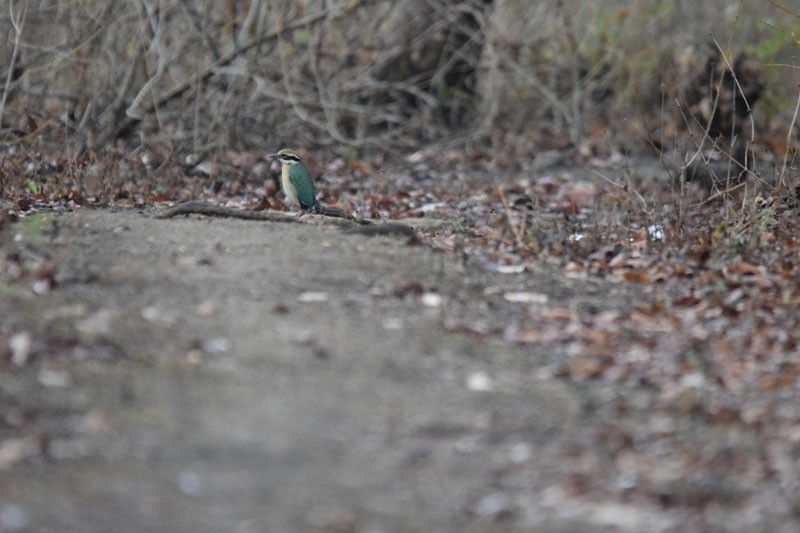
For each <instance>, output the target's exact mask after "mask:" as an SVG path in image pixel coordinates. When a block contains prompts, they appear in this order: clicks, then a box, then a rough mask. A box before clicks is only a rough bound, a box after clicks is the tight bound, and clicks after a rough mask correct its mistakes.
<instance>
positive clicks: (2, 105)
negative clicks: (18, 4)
mask: <svg viewBox="0 0 800 533" xmlns="http://www.w3.org/2000/svg"><path fill="white" fill-rule="evenodd" d="M8 12H9V16H10V18H11V25H12V26H14V33H15V35H14V50H13V51H12V52H11V61H10V62H9V64H8V73H7V74H6V85H5V88H4V89H3V98H2V100H0V124H2V123H3V114H4V113H5V109H6V102H7V101H8V95H9V93H10V92H11V79H12V78H13V77H14V66H15V64H16V62H17V57H18V56H19V43H20V41H21V40H22V28H24V27H25V19H26V18H27V15H28V0H24V7H23V8H22V12H21V13H17V15H16V16H15V15H14V1H13V0H12V1H11V2H9V3H8Z"/></svg>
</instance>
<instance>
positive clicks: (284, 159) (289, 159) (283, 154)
mask: <svg viewBox="0 0 800 533" xmlns="http://www.w3.org/2000/svg"><path fill="white" fill-rule="evenodd" d="M269 157H270V159H278V160H279V161H280V162H281V164H283V165H289V166H291V165H296V164H297V163H299V162H300V156H299V155H297V152H295V151H294V150H289V149H288V148H284V149H283V150H280V151H278V153H277V154H272V155H270V156H269Z"/></svg>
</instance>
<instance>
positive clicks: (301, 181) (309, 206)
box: [269, 148, 319, 213]
mask: <svg viewBox="0 0 800 533" xmlns="http://www.w3.org/2000/svg"><path fill="white" fill-rule="evenodd" d="M269 157H270V158H273V159H279V160H280V162H281V187H282V188H283V192H284V194H286V196H288V197H289V200H291V201H292V202H294V203H296V204H300V207H301V208H302V209H306V210H308V211H311V212H312V213H317V212H318V211H319V204H318V203H317V195H316V192H315V191H314V182H313V181H311V175H310V174H309V173H308V170H306V167H305V165H303V162H302V161H301V160H300V156H299V155H297V152H295V151H294V150H289V149H286V148H284V149H283V150H280V151H279V152H278V153H277V154H272V155H270V156H269Z"/></svg>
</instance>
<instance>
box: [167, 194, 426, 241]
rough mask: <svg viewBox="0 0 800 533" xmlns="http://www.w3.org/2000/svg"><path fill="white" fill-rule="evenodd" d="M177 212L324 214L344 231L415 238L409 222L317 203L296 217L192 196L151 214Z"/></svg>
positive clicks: (285, 218) (283, 218) (281, 218)
mask: <svg viewBox="0 0 800 533" xmlns="http://www.w3.org/2000/svg"><path fill="white" fill-rule="evenodd" d="M180 215H204V216H210V217H225V218H239V219H243V220H264V221H269V222H305V221H306V220H308V218H306V217H317V218H318V219H322V218H323V217H324V220H325V221H326V223H329V224H333V225H336V226H339V227H340V228H342V229H344V230H346V231H347V232H348V233H357V234H360V235H370V236H374V235H397V236H404V237H408V238H409V239H411V240H415V239H416V233H415V232H414V228H412V227H411V226H407V225H405V224H401V223H399V222H382V223H377V222H375V221H372V220H368V219H364V218H355V217H353V216H351V215H348V214H347V213H345V212H344V211H342V210H341V209H337V208H335V207H325V206H320V208H319V212H318V213H317V214H309V215H306V216H304V217H298V216H296V215H292V214H289V213H284V212H282V211H274V210H271V209H267V210H264V211H244V210H241V209H236V208H233V207H225V206H221V205H216V204H212V203H209V202H200V201H196V200H192V201H188V202H183V203H180V204H176V205H173V206H171V207H167V208H165V209H162V210H161V211H159V212H157V213H156V214H155V215H154V216H155V218H173V217H177V216H180Z"/></svg>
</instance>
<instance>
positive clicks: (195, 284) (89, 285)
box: [0, 211, 686, 532]
mask: <svg viewBox="0 0 800 533" xmlns="http://www.w3.org/2000/svg"><path fill="white" fill-rule="evenodd" d="M44 235H45V237H44V238H45V240H46V243H45V245H47V246H50V248H51V252H52V254H53V256H54V257H55V258H56V263H57V264H58V268H57V272H56V279H57V281H58V283H59V286H58V287H57V288H56V289H55V290H53V291H52V292H49V293H47V294H45V295H42V296H37V297H32V296H30V295H27V294H22V293H20V292H13V291H12V292H9V293H7V294H6V295H4V296H3V298H2V299H0V313H2V315H3V316H5V317H6V318H4V319H3V327H4V328H5V331H7V332H8V331H20V330H26V331H28V332H29V333H30V334H31V337H32V339H33V347H32V351H31V356H30V360H29V361H27V363H25V364H23V365H22V366H20V367H13V368H8V369H7V371H6V372H3V373H2V375H1V377H0V400H2V402H3V403H4V405H5V407H4V410H5V413H6V414H5V420H6V423H5V425H4V426H3V427H4V428H5V429H4V433H3V435H6V436H8V435H12V436H14V438H8V439H6V440H5V441H4V442H3V444H4V447H3V446H0V457H2V454H3V453H6V454H7V455H6V461H5V466H6V468H7V470H6V471H5V472H3V474H2V476H0V530H2V529H5V530H9V531H14V530H18V531H59V532H64V531H75V532H77V531H83V532H85V531H115V532H128V531H130V532H140V531H187V532H189V531H191V532H205V531H208V532H217V531H232V532H234V531H235V532H251V531H252V532H260V531H285V532H291V531H372V532H378V531H381V532H394V531H398V532H399V531H426V532H428V531H497V530H503V531H506V530H507V531H512V530H513V531H555V532H570V531H575V532H578V531H601V530H602V531H631V532H634V531H673V530H677V529H676V528H677V527H678V525H679V520H678V519H679V515H677V514H674V513H671V512H669V511H666V510H664V509H660V508H658V507H654V506H652V505H650V504H648V503H646V502H644V503H643V502H631V503H625V502H624V501H622V500H619V499H618V498H617V497H616V496H612V497H611V498H609V499H608V500H606V501H602V500H601V501H595V502H593V503H592V502H588V501H584V502H581V501H580V498H579V497H573V496H577V495H580V494H581V489H580V480H577V481H575V482H574V483H573V482H571V481H570V479H571V478H570V476H571V473H572V472H573V471H574V470H575V464H576V463H581V464H582V465H583V467H584V468H583V470H586V469H587V468H589V469H590V470H593V471H596V472H597V473H598V474H599V475H600V476H606V475H607V476H609V478H608V479H606V480H605V481H604V483H606V484H607V485H608V486H613V485H614V483H615V480H614V479H612V478H611V476H613V475H614V474H613V472H614V468H613V465H611V464H610V462H609V460H608V458H607V457H606V456H605V455H604V451H603V450H602V449H596V450H595V449H593V448H592V447H591V446H588V447H587V446H584V444H585V443H584V444H581V443H580V442H579V441H580V438H581V435H585V430H586V428H587V427H591V426H598V427H599V426H601V425H602V416H600V415H599V414H598V413H602V412H603V409H604V407H603V401H604V400H603V398H602V397H599V396H598V394H599V392H598V391H599V390H600V389H592V387H591V386H589V385H574V384H570V383H569V382H568V381H563V380H557V379H548V378H547V377H546V376H545V377H542V376H541V375H540V374H541V372H540V371H541V369H542V368H543V366H545V365H546V364H547V363H549V362H551V359H552V358H553V357H556V356H557V354H548V353H537V351H536V350H532V349H530V348H522V347H519V346H516V345H514V344H512V343H508V342H506V341H504V340H503V338H502V335H489V336H482V335H475V334H471V333H469V332H458V331H454V330H458V329H459V328H458V327H455V326H454V324H460V323H467V322H468V323H473V324H483V325H484V327H485V328H486V329H487V330H492V329H493V328H495V329H496V328H501V327H502V325H503V324H504V323H505V322H506V321H507V320H508V319H509V318H510V317H512V316H513V315H514V314H515V313H521V312H524V309H525V306H524V305H522V304H519V303H510V302H507V301H505V300H503V298H502V297H500V296H497V297H496V298H495V297H494V296H493V295H502V293H503V291H506V290H514V291H520V290H524V291H532V292H535V293H537V294H540V295H542V297H543V298H544V297H546V298H547V301H548V302H551V303H553V302H556V303H558V305H561V306H588V307H595V308H608V307H614V306H621V307H627V306H630V305H632V303H633V301H634V300H635V299H636V298H637V295H636V294H635V293H631V291H630V289H628V290H627V292H626V293H624V294H623V293H615V292H614V288H613V287H611V288H609V287H601V286H597V285H593V284H592V283H590V282H577V281H574V280H573V281H571V282H570V283H569V284H567V283H566V282H565V281H564V280H563V279H562V278H561V277H559V276H557V275H553V274H550V273H548V272H546V271H542V272H539V273H536V274H519V275H502V274H489V273H487V272H485V271H483V270H482V269H479V268H476V267H474V266H470V265H467V266H466V267H465V266H464V265H463V264H462V263H461V262H460V261H459V260H458V259H457V258H454V257H448V256H445V255H443V254H439V253H435V252H432V251H431V250H429V249H427V248H426V247H424V246H410V245H407V244H406V243H405V242H403V240H402V239H399V238H387V237H372V238H371V237H364V236H358V235H348V234H345V233H343V232H341V231H340V230H338V229H336V228H330V227H325V226H315V225H304V224H269V223H258V222H248V221H238V220H228V219H213V220H212V219H202V218H182V219H181V218H179V219H174V220H156V219H154V218H152V217H149V216H145V215H142V214H139V213H133V212H118V213H113V212H110V211H81V212H78V213H70V214H62V215H47V220H46V223H45V230H44ZM487 301H489V302H491V301H495V302H497V305H496V306H495V307H494V308H491V307H490V306H487ZM527 305H529V304H527ZM476 327H477V326H476ZM643 405H645V406H646V402H644V403H643ZM603 416H605V415H603ZM571 450H572V451H571ZM575 450H582V451H580V452H576V451H575ZM570 454H571V455H570ZM9 457H10V459H9ZM586 465H590V466H589V467H587V466H586ZM572 485H575V494H572V495H571V494H570V491H569V487H570V486H572ZM565 487H566V488H565ZM685 531H686V530H685Z"/></svg>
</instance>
